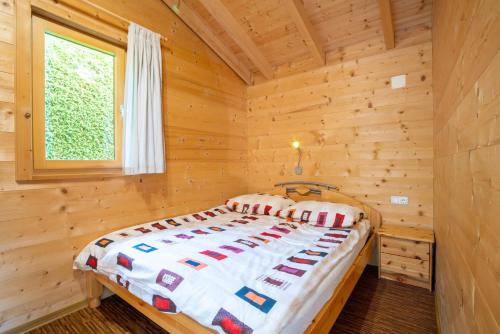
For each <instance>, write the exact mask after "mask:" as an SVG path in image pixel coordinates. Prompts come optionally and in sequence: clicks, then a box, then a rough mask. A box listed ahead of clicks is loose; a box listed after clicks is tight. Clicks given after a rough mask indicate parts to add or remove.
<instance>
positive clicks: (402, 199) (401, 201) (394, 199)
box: [391, 196, 408, 205]
mask: <svg viewBox="0 0 500 334" xmlns="http://www.w3.org/2000/svg"><path fill="white" fill-rule="evenodd" d="M391 204H397V205H408V196H391Z"/></svg>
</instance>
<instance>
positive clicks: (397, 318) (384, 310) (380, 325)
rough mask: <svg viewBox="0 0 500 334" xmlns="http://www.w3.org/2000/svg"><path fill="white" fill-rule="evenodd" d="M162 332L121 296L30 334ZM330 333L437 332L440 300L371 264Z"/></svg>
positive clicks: (387, 333) (136, 333)
mask: <svg viewBox="0 0 500 334" xmlns="http://www.w3.org/2000/svg"><path fill="white" fill-rule="evenodd" d="M56 333H57V334H62V333H64V334H66V333H72V334H84V333H85V334H87V333H92V334H101V333H102V334H104V333H106V334H113V333H116V334H118V333H120V334H123V333H132V334H143V333H144V334H153V333H154V334H162V333H165V332H164V331H163V330H162V329H161V328H159V327H158V326H156V325H155V324H154V323H152V322H151V321H149V320H148V319H146V318H145V317H143V316H142V315H141V314H140V313H138V312H137V311H135V310H134V309H133V308H131V307H130V306H128V304H126V303H125V302H123V301H122V300H121V299H120V298H118V297H116V296H113V297H110V298H107V299H105V300H104V301H103V302H102V304H101V306H100V307H99V308H98V309H95V310H91V309H88V308H87V309H83V310H81V311H79V312H76V313H73V314H70V315H68V316H66V317H64V318H61V319H59V320H57V321H55V322H53V323H50V324H48V325H45V326H43V327H40V328H38V329H35V330H33V331H31V332H30V334H56ZM330 333H335V334H341V333H342V334H343V333H346V334H351V333H366V334H368V333H369V334H379V333H380V334H389V333H394V334H398V333H401V334H426V333H436V322H435V311H434V296H433V294H432V293H430V292H428V291H427V290H424V289H421V288H414V287H411V286H407V285H403V284H400V283H397V282H392V281H387V280H379V279H378V278H377V268H376V267H371V266H368V267H367V268H366V270H365V272H364V273H363V275H362V276H361V279H360V281H359V283H358V285H357V286H356V288H355V290H354V291H353V293H352V295H351V297H350V298H349V301H348V302H347V304H346V306H345V307H344V310H343V311H342V313H341V315H340V317H339V318H338V320H337V322H336V323H335V326H334V327H333V328H332V330H331V332H330Z"/></svg>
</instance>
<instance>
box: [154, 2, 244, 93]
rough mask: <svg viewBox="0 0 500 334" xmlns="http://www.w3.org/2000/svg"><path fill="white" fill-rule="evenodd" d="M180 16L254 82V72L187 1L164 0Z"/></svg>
mask: <svg viewBox="0 0 500 334" xmlns="http://www.w3.org/2000/svg"><path fill="white" fill-rule="evenodd" d="M162 1H163V2H164V3H165V4H166V5H167V6H168V7H169V8H170V9H172V11H173V12H174V13H175V14H176V15H177V16H179V18H180V19H181V20H182V21H183V22H184V23H185V24H186V25H187V26H188V27H190V28H191V29H192V30H193V32H194V33H196V34H197V35H198V36H199V37H200V38H201V39H202V40H203V41H204V42H205V43H206V44H207V45H208V46H209V47H210V48H211V49H212V50H213V51H214V52H215V53H216V54H217V55H218V56H219V57H220V58H221V59H222V60H223V61H224V62H225V63H226V64H227V65H228V66H229V67H231V69H233V71H234V72H235V73H236V74H237V75H238V76H239V77H240V78H241V79H242V80H243V81H245V82H246V83H247V84H248V85H252V84H253V75H252V72H251V71H250V70H249V69H248V68H247V67H246V66H245V65H244V64H243V63H242V62H241V61H240V60H239V59H238V57H236V55H235V54H234V53H233V52H232V51H231V50H230V49H229V48H228V47H227V46H226V45H224V43H223V42H222V41H221V40H220V39H219V38H218V37H217V36H216V35H215V34H214V33H213V32H212V30H211V29H210V28H209V27H208V26H207V25H206V24H205V23H204V22H203V19H201V18H200V17H199V16H198V15H197V14H196V12H195V11H194V10H192V9H191V8H190V7H189V5H188V4H187V3H186V2H182V5H181V6H179V4H180V1H177V0H162Z"/></svg>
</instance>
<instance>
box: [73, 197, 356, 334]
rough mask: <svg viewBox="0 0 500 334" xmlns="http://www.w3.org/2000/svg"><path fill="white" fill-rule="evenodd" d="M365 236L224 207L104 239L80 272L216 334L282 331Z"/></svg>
mask: <svg viewBox="0 0 500 334" xmlns="http://www.w3.org/2000/svg"><path fill="white" fill-rule="evenodd" d="M359 238H360V235H359V231H358V230H356V229H352V230H348V229H330V228H320V227H313V226H311V225H307V224H303V225H300V224H298V223H287V222H286V221H285V220H283V219H281V218H277V217H272V216H263V215H248V214H241V213H234V212H228V210H227V208H226V207H225V206H224V207H222V206H221V207H218V208H214V209H211V210H208V211H204V212H200V213H197V214H193V215H188V216H182V217H176V218H173V219H166V220H160V221H156V222H152V223H148V224H143V225H138V226H134V227H131V228H127V229H124V230H120V231H116V232H113V233H110V234H108V235H105V236H103V237H101V238H99V239H97V240H94V241H93V242H91V243H90V244H89V245H87V246H86V247H85V248H84V249H83V251H82V252H81V253H80V254H79V256H78V257H77V258H76V260H75V263H74V268H75V269H82V270H94V271H95V272H97V273H100V274H103V275H105V276H107V277H109V278H110V279H111V280H112V281H115V282H117V283H118V284H119V285H121V286H123V287H125V288H127V289H128V290H129V291H130V292H131V293H132V294H134V295H135V296H137V297H139V298H141V299H142V300H144V301H145V302H147V303H148V304H150V305H153V306H154V307H155V308H157V309H158V310H160V311H161V312H166V313H177V312H183V313H184V314H186V315H188V316H190V317H191V318H193V319H195V320H196V321H198V322H199V323H201V324H203V325H204V326H206V327H210V328H213V329H215V330H216V331H218V332H220V333H230V334H240V333H241V334H245V333H281V332H282V330H283V328H286V327H287V324H288V323H290V322H291V321H292V320H293V317H294V315H295V314H296V313H297V312H298V311H299V310H300V308H301V306H302V305H303V304H305V303H306V302H307V300H308V298H309V297H310V296H311V295H312V292H313V291H314V290H315V289H316V288H317V287H318V286H319V285H320V284H321V282H322V281H323V280H324V279H325V278H326V277H327V275H328V273H329V272H330V271H332V270H333V269H334V268H335V266H336V264H337V263H338V262H339V261H340V260H341V259H342V258H344V257H345V256H346V255H347V254H349V253H350V252H351V250H352V249H353V247H354V246H355V245H356V243H357V242H358V239H359Z"/></svg>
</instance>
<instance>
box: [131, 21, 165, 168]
mask: <svg viewBox="0 0 500 334" xmlns="http://www.w3.org/2000/svg"><path fill="white" fill-rule="evenodd" d="M124 93H125V95H124V102H123V109H122V112H123V125H124V126H123V153H122V154H123V173H124V174H125V175H135V174H153V173H163V172H164V171H165V157H164V148H163V126H162V122H163V118H162V96H161V93H162V69H161V46H160V35H158V34H157V33H154V32H152V31H150V30H148V29H146V28H144V27H141V26H139V25H137V24H135V23H131V24H130V26H129V29H128V47H127V66H126V73H125V91H124Z"/></svg>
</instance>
